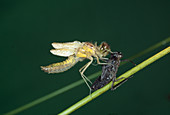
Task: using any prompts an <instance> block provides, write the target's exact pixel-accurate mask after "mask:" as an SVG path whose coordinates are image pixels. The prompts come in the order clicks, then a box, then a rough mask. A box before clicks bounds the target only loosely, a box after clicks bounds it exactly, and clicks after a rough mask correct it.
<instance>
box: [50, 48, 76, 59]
mask: <svg viewBox="0 0 170 115" xmlns="http://www.w3.org/2000/svg"><path fill="white" fill-rule="evenodd" d="M50 52H51V53H52V54H54V55H57V56H63V57H68V56H70V55H73V54H74V53H75V50H74V49H64V48H61V49H52V50H50Z"/></svg>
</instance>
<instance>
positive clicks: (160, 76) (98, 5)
mask: <svg viewBox="0 0 170 115" xmlns="http://www.w3.org/2000/svg"><path fill="white" fill-rule="evenodd" d="M169 6H170V1H169V0H152V1H147V0H143V1H134V0H130V1H127V0H119V1H118V0H117V1H113V0H73V1H71V0H62V1H61V0H60V1H59V0H52V1H46V0H29V1H23V0H17V1H12V0H1V2H0V9H1V10H0V12H1V13H0V51H1V55H0V58H1V66H0V68H1V69H0V70H1V75H0V76H1V77H0V92H1V93H0V97H1V98H0V107H1V108H0V114H3V113H6V112H9V111H11V110H13V109H16V108H18V107H20V106H22V105H24V104H27V103H29V102H31V101H33V100H35V99H37V98H40V97H42V96H44V95H47V94H49V93H51V92H53V91H55V90H58V89H60V88H62V87H64V86H66V85H69V84H71V83H73V82H75V81H77V80H80V79H82V78H81V76H80V74H79V71H78V70H79V69H80V68H81V67H82V66H83V65H84V64H86V63H87V62H88V61H89V60H85V61H83V62H79V63H78V64H76V65H75V66H74V67H73V68H71V69H70V70H68V71H66V72H64V73H59V74H47V73H44V72H43V71H41V70H40V66H41V65H48V64H51V63H55V62H60V61H63V60H65V58H63V57H59V56H54V55H52V54H51V53H50V52H49V50H50V49H52V46H51V43H52V42H68V41H74V40H78V41H88V42H92V43H94V42H96V41H97V42H98V43H100V42H102V41H106V42H107V43H108V44H109V45H110V47H111V49H112V51H121V52H122V53H123V55H124V59H126V58H128V57H130V56H133V55H135V54H137V53H139V52H140V51H143V50H144V49H146V48H148V47H150V46H151V45H154V44H156V43H158V42H160V41H162V40H163V39H165V38H167V37H169V36H170V7H169ZM167 46H168V45H164V46H162V47H160V48H158V49H156V50H154V51H153V52H150V53H149V54H147V55H144V56H142V57H140V58H137V59H135V60H133V61H134V62H135V63H136V64H139V63H140V62H142V61H143V60H145V59H147V58H148V57H150V56H152V55H154V54H155V53H157V52H159V51H161V50H162V49H164V48H166V47H167ZM169 59H170V56H169V55H166V56H164V57H163V58H161V59H160V60H158V61H156V62H155V63H153V64H151V65H149V66H148V67H146V68H144V69H143V70H141V71H140V72H138V73H136V74H135V75H134V77H133V78H132V79H130V80H128V82H126V83H125V84H123V85H122V86H121V87H119V88H118V89H116V90H115V91H113V92H112V91H107V92H106V93H105V94H103V95H101V96H100V97H98V98H97V99H95V100H93V101H91V102H90V103H88V104H87V105H85V106H83V107H81V108H80V109H78V110H77V111H75V112H74V113H73V114H75V115H80V114H86V115H87V114H98V115H124V114H126V115H127V114H131V115H136V114H138V115H151V114H154V115H156V114H157V115H160V114H163V115H169V114H170V111H169V109H170V76H169V69H168V68H169V65H170V60H169ZM132 67H133V65H132V64H131V63H128V64H126V65H123V66H122V67H120V68H119V71H118V74H117V76H119V75H120V74H122V73H123V72H125V71H127V70H129V69H130V68H132ZM100 70H101V66H92V65H91V66H90V67H89V68H88V69H87V71H86V72H85V74H86V75H87V76H88V75H91V74H93V73H95V72H98V71H100ZM93 81H94V80H93ZM88 94H89V89H88V87H87V86H86V84H85V83H84V84H82V85H80V86H79V87H76V88H74V89H72V90H69V91H67V92H65V93H63V94H61V95H58V96H56V97H54V98H52V99H50V100H48V101H45V102H43V103H41V104H38V105H36V106H34V107H32V108H30V109H27V110H25V111H23V112H21V113H19V114H18V115H54V114H57V113H59V112H61V111H62V110H64V109H66V108H67V107H69V106H71V105H72V104H74V103H76V102H77V101H79V100H80V99H82V98H84V97H85V96H87V95H88Z"/></svg>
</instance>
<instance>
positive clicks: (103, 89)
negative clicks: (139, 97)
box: [59, 46, 170, 115]
mask: <svg viewBox="0 0 170 115" xmlns="http://www.w3.org/2000/svg"><path fill="white" fill-rule="evenodd" d="M168 53H170V46H169V47H167V48H166V49H164V50H162V51H160V52H159V53H157V54H155V55H154V56H152V57H150V58H149V59H147V60H145V61H143V62H142V63H140V64H139V65H137V66H136V67H134V68H132V69H130V70H129V71H127V72H126V73H124V74H122V75H121V76H119V77H118V78H117V79H119V78H122V77H123V78H128V77H130V76H131V75H133V74H134V73H136V72H138V71H139V70H141V69H143V68H145V67H146V66H148V65H149V64H151V63H153V62H155V61H156V60H158V59H159V58H161V57H163V56H165V55H166V54H168ZM121 81H123V79H121V80H118V81H116V82H115V85H117V84H118V83H120V82H121ZM111 85H112V82H110V83H109V84H108V85H106V86H105V87H103V88H101V89H99V90H97V91H95V92H94V93H92V94H91V95H89V96H87V97H85V98H84V99H82V100H80V101H79V102H77V103H76V104H74V105H72V106H71V107H69V108H68V109H66V110H64V111H63V112H61V113H59V115H67V114H70V113H72V112H73V111H75V110H77V109H78V108H80V107H82V106H83V105H85V104H87V103H88V102H90V101H91V100H93V99H94V98H96V97H98V96H99V95H101V94H103V93H104V92H106V91H107V90H109V89H110V88H111Z"/></svg>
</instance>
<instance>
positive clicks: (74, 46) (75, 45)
mask: <svg viewBox="0 0 170 115" xmlns="http://www.w3.org/2000/svg"><path fill="white" fill-rule="evenodd" d="M81 45H82V43H81V42H79V41H74V42H66V43H56V42H54V43H52V46H53V47H54V48H55V49H61V48H62V49H64V48H65V49H77V48H79V47H80V46H81Z"/></svg>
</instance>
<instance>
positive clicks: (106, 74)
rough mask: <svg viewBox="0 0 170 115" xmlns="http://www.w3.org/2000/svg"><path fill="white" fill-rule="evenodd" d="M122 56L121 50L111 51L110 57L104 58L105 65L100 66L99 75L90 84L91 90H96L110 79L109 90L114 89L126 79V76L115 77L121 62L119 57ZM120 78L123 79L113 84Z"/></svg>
mask: <svg viewBox="0 0 170 115" xmlns="http://www.w3.org/2000/svg"><path fill="white" fill-rule="evenodd" d="M122 57H123V55H122V53H121V52H112V53H111V56H110V58H109V59H108V60H105V61H106V62H107V65H103V66H102V74H101V76H99V77H98V78H97V79H96V80H95V81H94V83H93V84H92V86H91V89H92V90H93V91H96V90H98V89H100V88H102V87H104V86H105V85H107V84H108V83H110V82H111V81H113V82H112V86H111V90H114V89H116V88H117V87H119V86H120V85H121V84H123V83H124V82H126V81H127V80H128V78H124V77H122V78H119V79H116V73H117V71H118V68H119V65H120V62H121V60H120V59H121V58H122ZM122 61H130V60H122ZM130 62H131V63H133V62H132V61H130ZM133 64H134V65H136V64H135V63H133ZM131 77H132V76H131ZM129 78H130V77H129ZM120 79H124V80H123V81H121V82H120V83H119V84H117V85H114V82H115V81H118V80H120Z"/></svg>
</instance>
